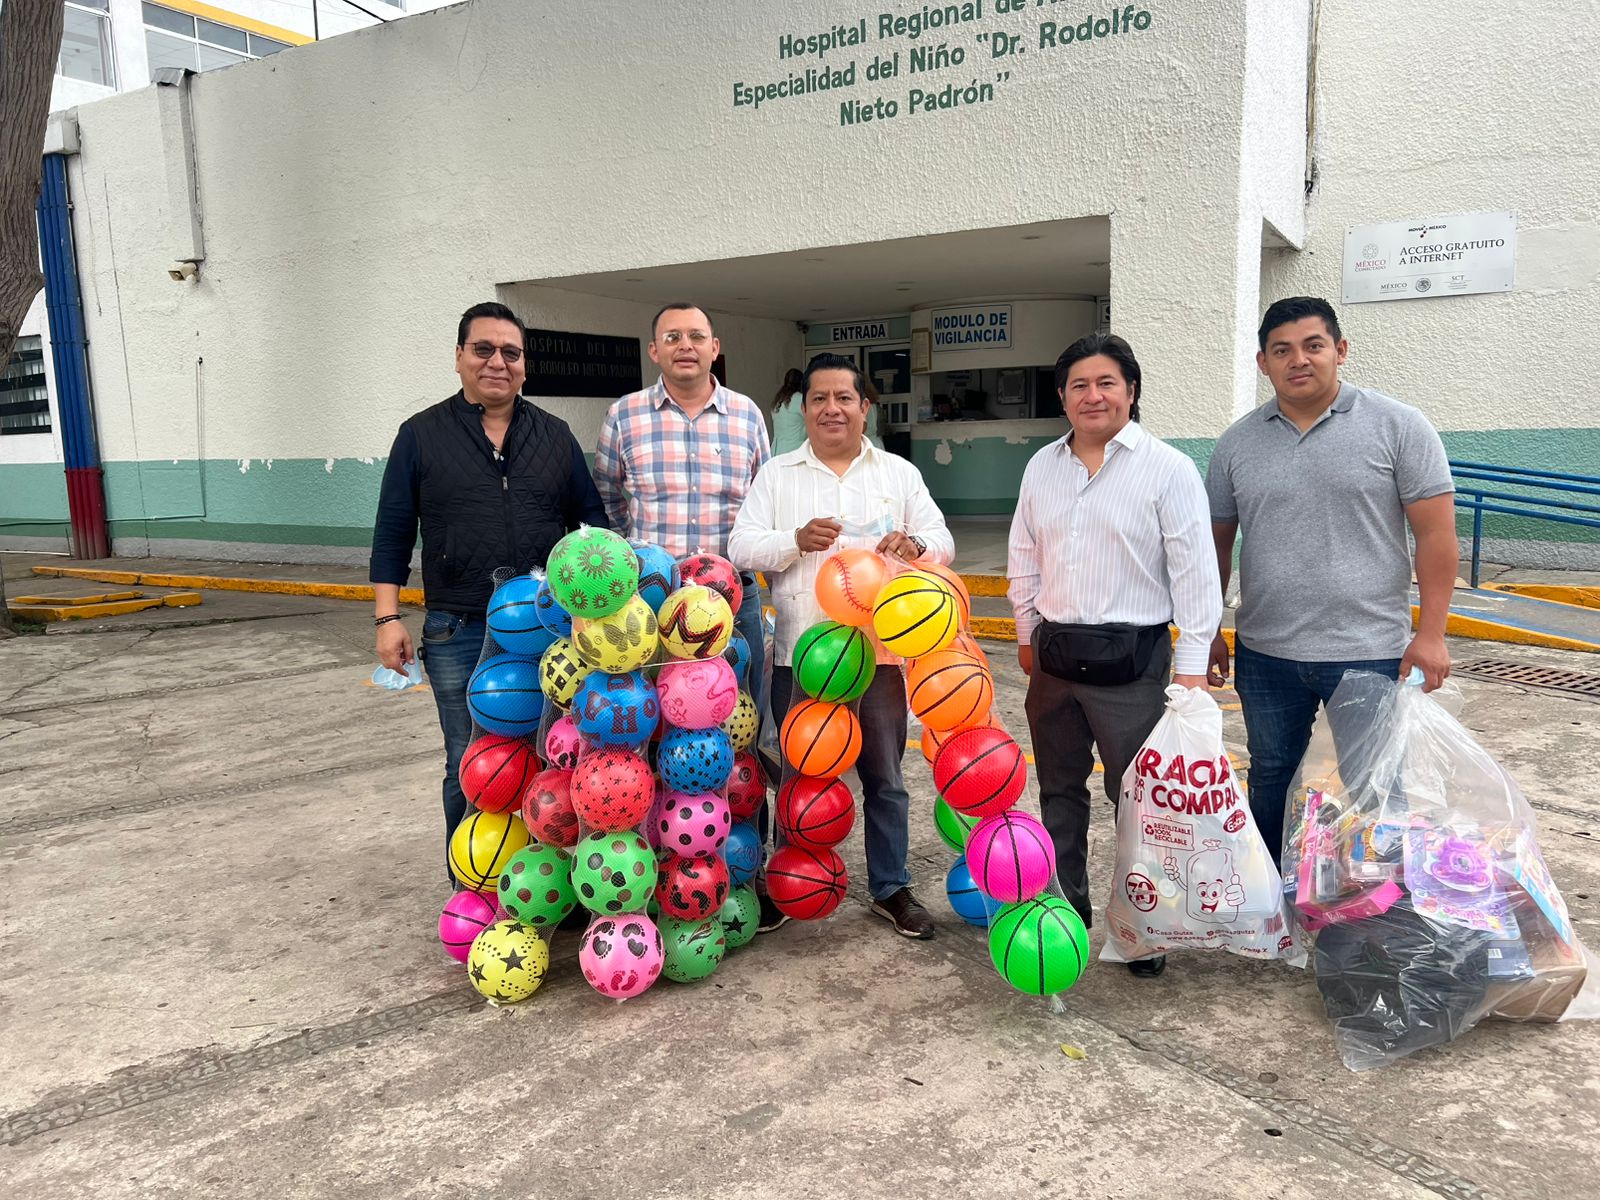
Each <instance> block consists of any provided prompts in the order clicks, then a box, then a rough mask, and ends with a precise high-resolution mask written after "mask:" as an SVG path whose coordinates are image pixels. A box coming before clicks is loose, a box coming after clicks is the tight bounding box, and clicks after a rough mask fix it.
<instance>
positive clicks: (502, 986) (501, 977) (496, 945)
mask: <svg viewBox="0 0 1600 1200" xmlns="http://www.w3.org/2000/svg"><path fill="white" fill-rule="evenodd" d="M549 969H550V948H549V947H548V946H546V945H545V944H544V939H543V938H541V937H540V936H539V935H538V934H537V933H535V932H534V931H533V930H531V929H529V928H528V927H527V926H526V925H519V924H518V923H517V922H515V921H496V922H495V923H494V924H493V925H490V926H488V927H487V928H485V929H484V930H483V931H482V932H481V933H479V934H478V936H477V937H475V938H473V939H472V949H471V951H470V952H469V953H468V954H467V978H468V979H470V980H472V986H473V987H475V988H477V989H478V991H479V993H480V994H482V995H484V996H486V997H488V998H489V999H490V1000H494V1001H496V1002H497V1003H500V1004H515V1003H517V1002H518V1001H519V1000H526V999H527V998H528V997H529V996H531V995H533V994H534V992H536V991H538V990H539V985H540V984H541V983H543V982H544V973H545V972H546V971H548V970H549Z"/></svg>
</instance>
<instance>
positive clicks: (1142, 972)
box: [1128, 954, 1167, 979]
mask: <svg viewBox="0 0 1600 1200" xmlns="http://www.w3.org/2000/svg"><path fill="white" fill-rule="evenodd" d="M1166 969H1167V956H1166V955H1165V954H1158V955H1156V956H1155V957H1154V958H1141V959H1140V960H1139V961H1138V962H1131V963H1129V964H1128V973H1129V974H1130V975H1137V976H1139V978H1141V979H1154V978H1155V977H1156V976H1157V975H1159V974H1161V972H1163V971H1165V970H1166Z"/></svg>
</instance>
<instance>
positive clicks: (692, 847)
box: [656, 792, 733, 858]
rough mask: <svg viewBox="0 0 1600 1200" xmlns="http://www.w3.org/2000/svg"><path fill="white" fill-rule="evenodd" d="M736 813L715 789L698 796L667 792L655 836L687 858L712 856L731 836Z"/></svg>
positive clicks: (667, 848)
mask: <svg viewBox="0 0 1600 1200" xmlns="http://www.w3.org/2000/svg"><path fill="white" fill-rule="evenodd" d="M732 828H733V814H732V813H731V812H729V811H728V802H727V801H726V800H724V799H723V798H722V797H721V796H720V795H718V794H717V793H715V792H710V793H706V794H703V795H698V796H689V795H685V794H684V793H683V792H668V793H667V795H666V797H665V799H663V801H662V803H661V812H660V816H659V817H658V818H657V820H656V835H657V837H656V840H657V842H658V844H659V846H660V848H661V849H663V850H671V851H672V852H673V853H674V854H681V855H683V856H685V857H686V858H697V857H698V858H709V857H710V856H711V855H713V854H715V853H716V852H717V851H718V850H720V849H722V844H723V843H724V842H726V841H727V840H728V831H729V830H730V829H732Z"/></svg>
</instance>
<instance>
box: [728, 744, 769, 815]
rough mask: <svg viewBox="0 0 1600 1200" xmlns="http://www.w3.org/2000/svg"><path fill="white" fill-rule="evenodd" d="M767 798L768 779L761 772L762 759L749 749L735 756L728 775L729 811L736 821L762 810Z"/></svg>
mask: <svg viewBox="0 0 1600 1200" xmlns="http://www.w3.org/2000/svg"><path fill="white" fill-rule="evenodd" d="M766 798H767V779H766V776H765V775H763V774H762V772H761V760H760V759H758V758H757V757H756V756H755V755H754V754H751V753H750V751H748V750H741V751H740V752H739V753H738V754H736V755H734V757H733V770H732V772H730V773H729V775H728V811H729V812H731V813H732V814H733V819H734V820H735V821H748V820H749V819H750V818H751V817H753V816H755V815H756V813H757V812H759V811H760V810H761V805H762V803H763V802H764V801H765V800H766Z"/></svg>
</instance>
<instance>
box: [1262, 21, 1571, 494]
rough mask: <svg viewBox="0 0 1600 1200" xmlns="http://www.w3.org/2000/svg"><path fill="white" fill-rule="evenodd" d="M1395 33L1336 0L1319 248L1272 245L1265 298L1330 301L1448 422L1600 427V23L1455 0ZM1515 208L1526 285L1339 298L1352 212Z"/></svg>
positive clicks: (1322, 116) (1391, 387) (1377, 378)
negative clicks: (1394, 297) (1598, 319)
mask: <svg viewBox="0 0 1600 1200" xmlns="http://www.w3.org/2000/svg"><path fill="white" fill-rule="evenodd" d="M1589 16H1590V17H1592V16H1593V8H1592V7H1591V8H1590V9H1589ZM1381 29H1382V30H1383V32H1381V33H1380V31H1379V30H1380V27H1378V26H1375V24H1374V20H1373V14H1372V7H1371V5H1370V4H1367V3H1364V2H1363V0H1322V4H1321V22H1320V29H1319V31H1318V36H1319V45H1320V55H1319V60H1318V71H1317V85H1318V86H1317V97H1316V131H1315V158H1316V166H1317V185H1316V188H1315V190H1314V191H1313V192H1312V194H1311V201H1310V209H1309V222H1308V234H1307V239H1306V244H1305V250H1304V252H1299V253H1297V252H1293V251H1274V252H1270V253H1269V254H1268V256H1267V261H1266V264H1265V267H1264V269H1263V282H1262V286H1263V289H1264V292H1265V293H1266V294H1265V295H1264V296H1263V300H1270V299H1273V298H1276V297H1279V296H1286V295H1299V294H1311V295H1320V296H1325V297H1326V298H1328V299H1329V300H1330V301H1332V302H1333V304H1334V306H1335V307H1336V308H1337V310H1338V312H1339V316H1340V320H1341V322H1342V324H1343V326H1344V331H1345V333H1346V335H1347V336H1348V337H1349V338H1350V342H1351V352H1350V362H1349V365H1348V366H1347V368H1346V371H1345V374H1346V376H1347V377H1348V378H1350V379H1352V380H1355V381H1357V382H1361V383H1364V384H1367V385H1369V386H1373V387H1377V388H1380V389H1382V390H1384V391H1388V392H1391V393H1392V394H1394V395H1395V396H1398V397H1399V398H1401V399H1403V400H1406V401H1408V402H1409V403H1412V404H1416V405H1418V406H1420V407H1421V408H1422V409H1423V410H1424V411H1425V412H1426V413H1427V414H1428V415H1429V417H1431V418H1432V419H1433V421H1434V423H1435V424H1436V425H1438V426H1439V427H1440V428H1442V429H1446V430H1496V429H1505V428H1519V427H1520V428H1534V429H1542V428H1561V427H1588V428H1594V427H1597V426H1600V393H1597V391H1596V388H1595V386H1594V375H1595V363H1596V359H1597V356H1600V336H1597V334H1596V332H1595V329H1596V324H1595V314H1596V313H1597V312H1600V213H1597V211H1596V206H1595V205H1596V196H1597V195H1600V111H1597V109H1600V104H1597V98H1596V97H1597V92H1596V84H1595V80H1596V74H1597V71H1600V25H1597V24H1596V22H1594V21H1593V20H1592V19H1582V18H1580V15H1579V12H1578V10H1576V9H1574V8H1573V6H1572V5H1570V4H1567V3H1561V2H1559V0H1522V2H1521V3H1518V4H1515V5H1507V4H1503V3H1497V2H1495V0H1455V2H1454V3H1452V4H1450V5H1448V6H1431V5H1430V6H1413V11H1411V12H1409V13H1408V14H1407V16H1406V18H1405V19H1404V20H1403V21H1398V22H1393V23H1385V24H1384V25H1383V26H1382V27H1381ZM1506 209H1511V210H1515V211H1516V212H1517V213H1518V233H1517V264H1516V269H1517V278H1516V288H1515V290H1514V291H1512V292H1510V293H1507V294H1494V295H1479V296H1450V297H1440V298H1436V299H1425V300H1401V301H1386V302H1382V303H1372V304H1348V305H1345V304H1341V303H1340V292H1341V281H1340V270H1341V260H1342V254H1343V248H1344V234H1345V227H1346V226H1347V225H1354V224H1364V223H1368V222H1374V221H1387V220H1400V219H1405V218H1420V217H1430V216H1437V215H1445V214H1450V213H1459V212H1477V211H1500V210H1506ZM1266 395H1267V391H1266V389H1265V387H1264V386H1263V388H1262V390H1261V392H1260V393H1259V396H1260V398H1262V399H1265V398H1266ZM1589 466H1590V468H1591V471H1590V473H1600V461H1593V462H1591V463H1590V464H1589Z"/></svg>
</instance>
